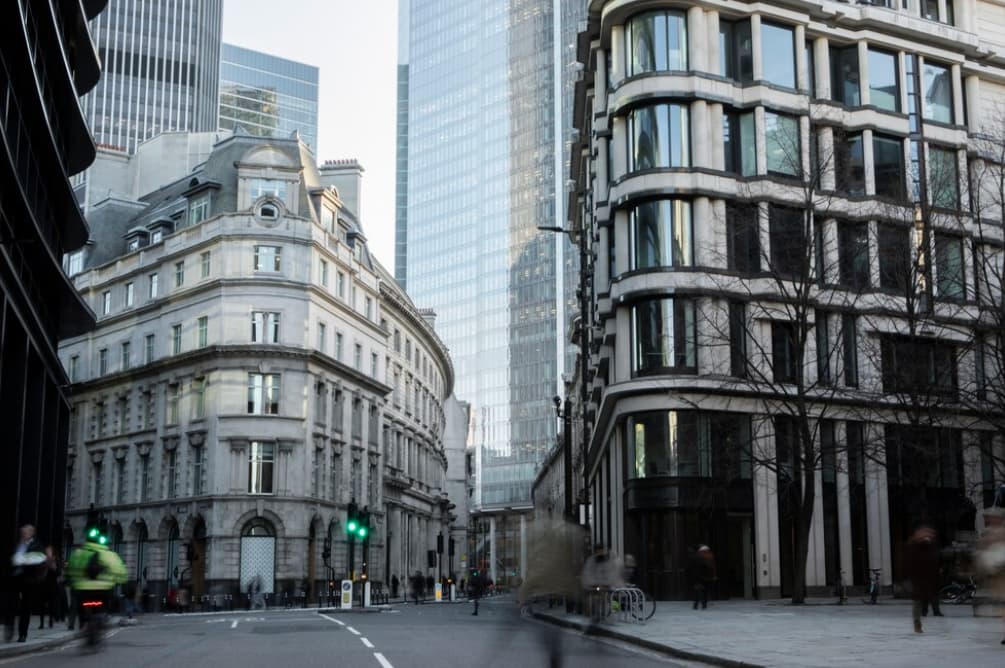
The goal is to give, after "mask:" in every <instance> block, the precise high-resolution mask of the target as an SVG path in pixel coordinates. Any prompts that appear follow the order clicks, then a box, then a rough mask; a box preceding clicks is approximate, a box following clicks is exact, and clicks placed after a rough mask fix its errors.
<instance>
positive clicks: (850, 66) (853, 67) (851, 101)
mask: <svg viewBox="0 0 1005 668" xmlns="http://www.w3.org/2000/svg"><path fill="white" fill-rule="evenodd" d="M830 57H831V99H832V100H834V101H835V102H840V103H841V104H843V105H846V106H849V107H857V106H859V105H860V104H862V91H861V88H860V87H859V68H858V45H857V44H852V45H851V46H832V47H831V49H830Z"/></svg>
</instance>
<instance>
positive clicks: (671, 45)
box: [625, 11, 687, 77]
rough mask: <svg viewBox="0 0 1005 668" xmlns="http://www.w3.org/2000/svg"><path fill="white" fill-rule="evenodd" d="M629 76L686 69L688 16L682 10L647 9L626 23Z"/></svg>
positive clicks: (626, 61)
mask: <svg viewBox="0 0 1005 668" xmlns="http://www.w3.org/2000/svg"><path fill="white" fill-rule="evenodd" d="M625 46H626V48H627V50H628V53H627V55H626V58H625V64H626V74H627V76H630V77H631V76H635V75H637V74H643V73H645V72H665V71H674V70H676V71H682V70H687V16H686V15H685V13H684V12H682V11H659V12H646V13H645V14H639V15H637V16H633V17H632V18H631V19H629V20H628V23H626V24H625Z"/></svg>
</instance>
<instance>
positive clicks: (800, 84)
mask: <svg viewBox="0 0 1005 668" xmlns="http://www.w3.org/2000/svg"><path fill="white" fill-rule="evenodd" d="M794 33H795V38H796V40H795V43H796V44H805V43H806V28H805V26H803V25H802V24H799V25H797V26H796V29H795V31H794ZM808 66H809V63H807V62H806V47H803V48H797V49H796V90H809V89H810V80H809V76H808V74H807V72H808V70H807V69H806V68H807V67H808Z"/></svg>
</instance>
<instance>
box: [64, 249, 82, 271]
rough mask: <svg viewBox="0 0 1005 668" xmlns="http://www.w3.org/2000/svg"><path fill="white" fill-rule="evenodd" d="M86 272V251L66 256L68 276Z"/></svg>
mask: <svg viewBox="0 0 1005 668" xmlns="http://www.w3.org/2000/svg"><path fill="white" fill-rule="evenodd" d="M82 271H84V251H82V250H79V251H74V252H73V253H67V255H66V275H67V276H76V275H77V274H79V273H80V272H82Z"/></svg>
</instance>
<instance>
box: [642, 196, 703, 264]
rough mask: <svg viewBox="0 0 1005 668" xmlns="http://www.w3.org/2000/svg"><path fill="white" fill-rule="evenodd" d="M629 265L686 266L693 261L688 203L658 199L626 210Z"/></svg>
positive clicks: (689, 206) (678, 200)
mask: <svg viewBox="0 0 1005 668" xmlns="http://www.w3.org/2000/svg"><path fill="white" fill-rule="evenodd" d="M628 220H629V228H628V234H629V244H630V246H629V248H630V250H631V258H630V268H631V269H632V270H635V269H651V268H655V267H688V266H691V265H692V264H693V262H694V257H693V255H694V250H693V244H692V229H691V203H690V202H688V201H686V200H680V199H659V200H653V201H650V202H645V203H643V204H639V205H638V206H636V207H635V208H634V209H632V210H631V212H630V213H629V218H628Z"/></svg>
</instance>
